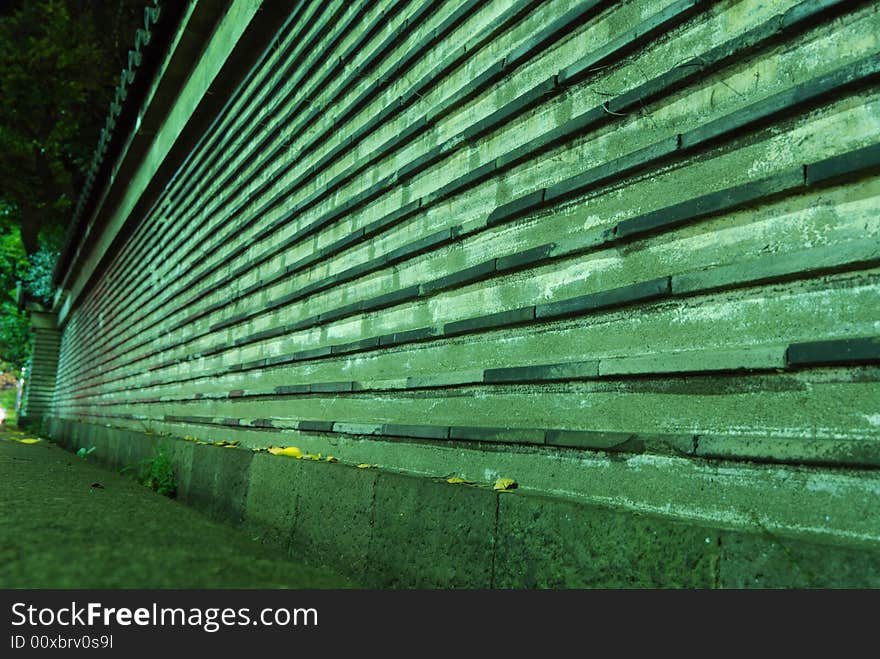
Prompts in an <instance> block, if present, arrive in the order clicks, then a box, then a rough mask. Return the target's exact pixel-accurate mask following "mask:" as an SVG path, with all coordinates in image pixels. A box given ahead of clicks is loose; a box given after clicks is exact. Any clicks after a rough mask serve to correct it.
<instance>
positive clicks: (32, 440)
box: [12, 437, 43, 444]
mask: <svg viewBox="0 0 880 659" xmlns="http://www.w3.org/2000/svg"><path fill="white" fill-rule="evenodd" d="M12 441H13V442H18V443H19V444H39V443H40V442H42V441H43V440H42V439H38V438H36V437H25V438H24V439H15V438H13V440H12Z"/></svg>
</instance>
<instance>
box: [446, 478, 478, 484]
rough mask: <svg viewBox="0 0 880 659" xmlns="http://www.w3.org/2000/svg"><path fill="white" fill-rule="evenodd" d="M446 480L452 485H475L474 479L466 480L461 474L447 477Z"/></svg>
mask: <svg viewBox="0 0 880 659" xmlns="http://www.w3.org/2000/svg"><path fill="white" fill-rule="evenodd" d="M446 482H447V483H450V484H452V485H473V484H474V481H469V480H465V479H464V478H461V477H459V476H453V477H452V478H447V479H446Z"/></svg>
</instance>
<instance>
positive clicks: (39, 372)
mask: <svg viewBox="0 0 880 659" xmlns="http://www.w3.org/2000/svg"><path fill="white" fill-rule="evenodd" d="M28 315H29V317H30V320H31V334H32V344H31V355H32V356H31V364H30V368H29V369H28V370H27V373H26V374H25V383H24V389H23V391H22V398H21V405H20V407H19V411H18V425H19V426H22V427H26V426H35V427H37V428H40V427H42V423H43V419H44V418H46V417H49V416H50V414H51V410H52V401H53V397H54V395H55V377H56V374H57V371H58V352H59V347H60V345H61V332H60V330H59V329H58V327H57V324H56V316H55V314H53V313H47V312H45V311H39V310H37V309H28Z"/></svg>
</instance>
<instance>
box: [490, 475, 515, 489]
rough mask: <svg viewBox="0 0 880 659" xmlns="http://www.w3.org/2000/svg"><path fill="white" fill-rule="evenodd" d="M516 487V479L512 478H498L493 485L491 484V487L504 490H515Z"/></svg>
mask: <svg viewBox="0 0 880 659" xmlns="http://www.w3.org/2000/svg"><path fill="white" fill-rule="evenodd" d="M516 487H517V485H516V481H515V480H513V479H512V478H499V479H498V480H496V481H495V485H493V486H492V489H493V490H498V491H499V492H504V491H505V490H515V489H516Z"/></svg>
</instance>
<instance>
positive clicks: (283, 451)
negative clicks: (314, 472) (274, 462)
mask: <svg viewBox="0 0 880 659" xmlns="http://www.w3.org/2000/svg"><path fill="white" fill-rule="evenodd" d="M269 453H271V454H272V455H286V456H287V457H289V458H296V459H297V460H302V457H303V454H302V451H300V450H299V449H298V448H297V447H296V446H286V447H284V448H274V447H273V448H270V449H269Z"/></svg>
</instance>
